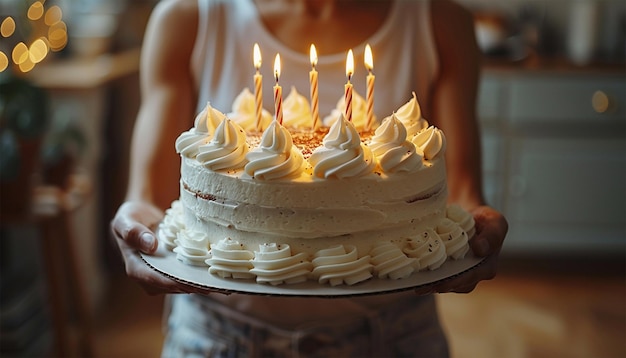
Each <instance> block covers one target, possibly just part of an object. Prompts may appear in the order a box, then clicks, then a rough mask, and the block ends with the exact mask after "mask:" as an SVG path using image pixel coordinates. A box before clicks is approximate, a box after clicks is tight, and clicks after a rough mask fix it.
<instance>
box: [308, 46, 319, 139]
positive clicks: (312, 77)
mask: <svg viewBox="0 0 626 358" xmlns="http://www.w3.org/2000/svg"><path fill="white" fill-rule="evenodd" d="M310 59H311V72H309V82H310V83H311V115H312V117H313V129H317V128H318V126H319V117H320V113H319V112H320V111H319V96H318V93H317V92H318V89H317V85H318V83H317V71H316V70H315V66H316V65H317V51H315V45H311V51H310Z"/></svg>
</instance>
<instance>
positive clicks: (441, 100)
mask: <svg viewBox="0 0 626 358" xmlns="http://www.w3.org/2000/svg"><path fill="white" fill-rule="evenodd" d="M459 92H460V91H459V90H458V89H457V84H446V83H445V81H444V82H441V83H440V85H439V89H438V95H436V96H435V97H434V103H433V108H434V112H433V115H434V116H435V118H437V125H438V126H439V127H440V128H441V129H442V130H443V131H444V133H445V134H446V140H447V149H446V170H447V174H448V175H447V177H448V188H449V201H450V202H455V203H459V204H461V205H463V206H465V207H473V206H476V205H480V204H483V203H484V200H483V192H482V165H481V145H480V133H479V127H478V124H477V120H476V115H475V105H474V104H473V102H472V101H471V100H470V99H468V98H467V97H468V96H467V93H463V94H461V93H459Z"/></svg>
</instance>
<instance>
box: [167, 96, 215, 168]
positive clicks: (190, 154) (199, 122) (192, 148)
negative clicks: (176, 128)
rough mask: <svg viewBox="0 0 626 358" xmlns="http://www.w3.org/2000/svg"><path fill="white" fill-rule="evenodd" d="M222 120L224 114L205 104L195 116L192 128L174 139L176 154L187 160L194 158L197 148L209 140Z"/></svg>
mask: <svg viewBox="0 0 626 358" xmlns="http://www.w3.org/2000/svg"><path fill="white" fill-rule="evenodd" d="M224 118H225V116H224V113H222V112H220V111H218V110H217V109H215V108H213V107H212V106H211V104H210V103H207V104H206V107H204V109H203V110H202V111H201V112H200V113H199V114H198V115H197V116H196V119H195V121H194V126H193V128H191V129H190V130H188V131H186V132H183V133H181V135H180V136H178V138H176V144H175V146H176V153H179V154H182V155H183V156H185V157H187V158H194V157H195V156H196V155H197V154H198V147H200V146H201V145H203V144H206V143H207V142H208V141H209V140H211V137H212V133H213V131H214V130H215V128H217V126H218V125H219V124H220V123H221V122H222V120H223V119H224Z"/></svg>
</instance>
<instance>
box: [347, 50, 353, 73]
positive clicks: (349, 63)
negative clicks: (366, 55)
mask: <svg viewBox="0 0 626 358" xmlns="http://www.w3.org/2000/svg"><path fill="white" fill-rule="evenodd" d="M353 74H354V54H353V53H352V49H350V51H348V58H347V59H346V76H348V81H349V80H350V78H351V77H352V75H353Z"/></svg>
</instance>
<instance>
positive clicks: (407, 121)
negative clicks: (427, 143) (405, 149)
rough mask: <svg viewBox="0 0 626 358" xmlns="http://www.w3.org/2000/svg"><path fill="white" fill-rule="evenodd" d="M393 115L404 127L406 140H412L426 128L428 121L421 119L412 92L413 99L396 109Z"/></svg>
mask: <svg viewBox="0 0 626 358" xmlns="http://www.w3.org/2000/svg"><path fill="white" fill-rule="evenodd" d="M395 115H396V117H398V119H399V120H400V122H402V124H404V126H405V127H406V131H407V138H413V136H414V135H416V134H417V133H419V132H420V131H421V130H423V129H425V128H428V121H427V120H425V119H424V118H423V117H422V109H421V108H420V105H419V102H418V101H417V96H416V95H415V92H413V98H411V99H410V100H409V101H408V102H407V103H405V104H404V105H402V107H400V108H398V110H397V111H396V112H395Z"/></svg>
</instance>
